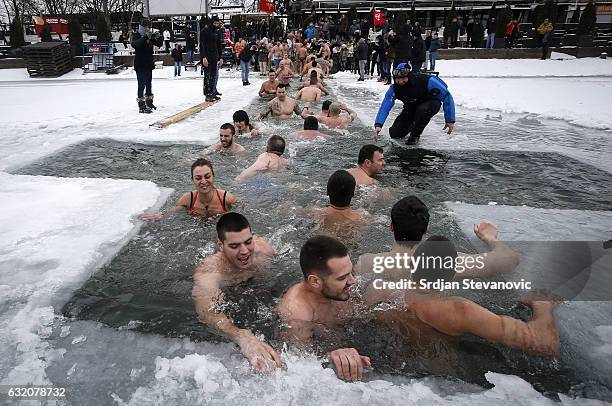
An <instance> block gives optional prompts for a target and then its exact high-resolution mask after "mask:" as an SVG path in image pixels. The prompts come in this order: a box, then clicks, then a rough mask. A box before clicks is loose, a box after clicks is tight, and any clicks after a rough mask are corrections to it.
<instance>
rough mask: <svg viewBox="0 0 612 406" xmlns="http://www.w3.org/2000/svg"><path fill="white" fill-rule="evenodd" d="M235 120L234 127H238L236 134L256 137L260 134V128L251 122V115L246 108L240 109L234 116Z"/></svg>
mask: <svg viewBox="0 0 612 406" xmlns="http://www.w3.org/2000/svg"><path fill="white" fill-rule="evenodd" d="M232 119H233V120H234V127H236V135H237V136H239V135H250V136H251V137H256V136H258V135H259V130H258V129H257V126H256V125H255V124H253V123H251V120H250V119H249V115H248V114H247V112H246V111H244V110H238V111H236V112H235V113H234V115H233V116H232Z"/></svg>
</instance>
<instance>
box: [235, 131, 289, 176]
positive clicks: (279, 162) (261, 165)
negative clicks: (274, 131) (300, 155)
mask: <svg viewBox="0 0 612 406" xmlns="http://www.w3.org/2000/svg"><path fill="white" fill-rule="evenodd" d="M284 153H285V139H284V138H283V137H281V136H280V135H273V136H271V137H270V139H269V140H268V144H267V145H266V152H264V153H262V154H261V155H259V156H258V157H257V160H256V161H255V163H253V165H251V166H249V167H248V168H246V169H245V170H244V171H242V173H241V174H240V175H238V176H236V181H241V180H244V179H246V178H248V177H251V176H253V175H256V174H257V173H261V172H270V171H279V170H281V169H283V168H285V167H286V166H287V164H288V163H289V161H288V160H287V159H286V158H283V154H284Z"/></svg>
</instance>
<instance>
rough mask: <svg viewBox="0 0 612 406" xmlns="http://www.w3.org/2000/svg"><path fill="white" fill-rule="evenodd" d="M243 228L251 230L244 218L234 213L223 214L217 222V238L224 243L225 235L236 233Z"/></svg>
mask: <svg viewBox="0 0 612 406" xmlns="http://www.w3.org/2000/svg"><path fill="white" fill-rule="evenodd" d="M245 228H249V229H250V228H251V225H250V224H249V221H248V220H247V219H246V217H244V216H243V215H242V214H240V213H236V212H229V213H225V214H224V215H222V216H221V217H219V221H217V237H218V238H219V240H221V241H225V234H226V233H237V232H240V231H242V230H244V229H245Z"/></svg>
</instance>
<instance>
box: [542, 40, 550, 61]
mask: <svg viewBox="0 0 612 406" xmlns="http://www.w3.org/2000/svg"><path fill="white" fill-rule="evenodd" d="M548 48H549V46H548V42H542V59H547V58H548Z"/></svg>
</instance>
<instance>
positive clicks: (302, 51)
mask: <svg viewBox="0 0 612 406" xmlns="http://www.w3.org/2000/svg"><path fill="white" fill-rule="evenodd" d="M295 49H296V51H295V53H296V57H297V61H296V62H297V63H296V65H297V72H300V73H301V72H302V69H304V64H305V60H306V55H308V49H307V48H306V47H305V46H304V45H302V44H301V43H299V42H298V43H296V44H295Z"/></svg>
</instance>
